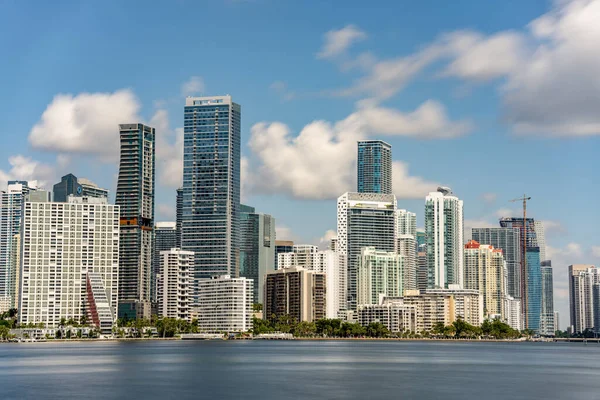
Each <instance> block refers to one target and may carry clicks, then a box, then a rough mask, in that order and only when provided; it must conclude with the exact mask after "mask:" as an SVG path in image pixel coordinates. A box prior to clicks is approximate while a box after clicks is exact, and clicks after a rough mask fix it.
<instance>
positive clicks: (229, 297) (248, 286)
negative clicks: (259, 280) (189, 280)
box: [198, 275, 253, 333]
mask: <svg viewBox="0 0 600 400" xmlns="http://www.w3.org/2000/svg"><path fill="white" fill-rule="evenodd" d="M252 285H253V282H252V280H251V279H247V278H232V277H231V276H229V275H224V276H215V277H213V278H202V279H199V280H198V328H199V329H200V331H204V332H230V333H231V332H247V331H249V330H250V329H252V313H253V312H252V306H253V301H252V296H253V294H252V293H253V289H252Z"/></svg>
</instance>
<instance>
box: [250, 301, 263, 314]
mask: <svg viewBox="0 0 600 400" xmlns="http://www.w3.org/2000/svg"><path fill="white" fill-rule="evenodd" d="M262 310H263V305H262V304H260V303H254V304H252V311H254V312H260V311H262Z"/></svg>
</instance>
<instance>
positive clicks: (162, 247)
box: [150, 221, 178, 307]
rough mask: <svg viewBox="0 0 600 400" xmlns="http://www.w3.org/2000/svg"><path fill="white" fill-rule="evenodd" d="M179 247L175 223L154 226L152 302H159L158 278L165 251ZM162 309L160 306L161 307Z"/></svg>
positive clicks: (162, 223)
mask: <svg viewBox="0 0 600 400" xmlns="http://www.w3.org/2000/svg"><path fill="white" fill-rule="evenodd" d="M175 248H178V247H177V227H176V223H175V222H170V221H169V222H157V223H156V225H155V226H154V246H153V248H152V251H153V253H154V254H153V256H152V278H151V281H150V282H151V284H152V296H151V297H152V301H153V302H156V301H157V290H156V288H157V277H158V275H159V274H160V273H161V268H162V263H163V255H162V252H163V251H170V250H171V249H175ZM159 307H160V305H159Z"/></svg>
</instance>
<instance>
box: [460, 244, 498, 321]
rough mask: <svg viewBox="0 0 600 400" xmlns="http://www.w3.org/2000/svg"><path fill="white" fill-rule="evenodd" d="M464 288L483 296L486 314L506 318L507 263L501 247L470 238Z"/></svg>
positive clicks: (466, 250)
mask: <svg viewBox="0 0 600 400" xmlns="http://www.w3.org/2000/svg"><path fill="white" fill-rule="evenodd" d="M464 251H465V255H464V260H465V266H464V288H465V289H473V290H477V291H479V293H481V295H482V296H483V308H484V315H485V316H486V317H487V316H492V315H498V316H500V318H501V319H502V320H505V319H506V310H505V306H506V292H505V288H506V282H505V280H504V273H505V263H504V256H503V255H502V250H501V249H495V248H494V246H491V245H485V244H479V243H478V242H476V241H475V240H470V241H469V242H468V243H467V244H466V245H465V250H464Z"/></svg>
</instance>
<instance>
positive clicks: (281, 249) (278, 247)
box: [275, 240, 294, 270]
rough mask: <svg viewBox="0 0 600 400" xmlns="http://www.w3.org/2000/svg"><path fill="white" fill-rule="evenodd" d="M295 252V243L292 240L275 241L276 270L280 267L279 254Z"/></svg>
mask: <svg viewBox="0 0 600 400" xmlns="http://www.w3.org/2000/svg"><path fill="white" fill-rule="evenodd" d="M293 251H294V242H293V241H291V240H275V269H276V270H277V269H280V267H279V254H280V253H292V252H293Z"/></svg>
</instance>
